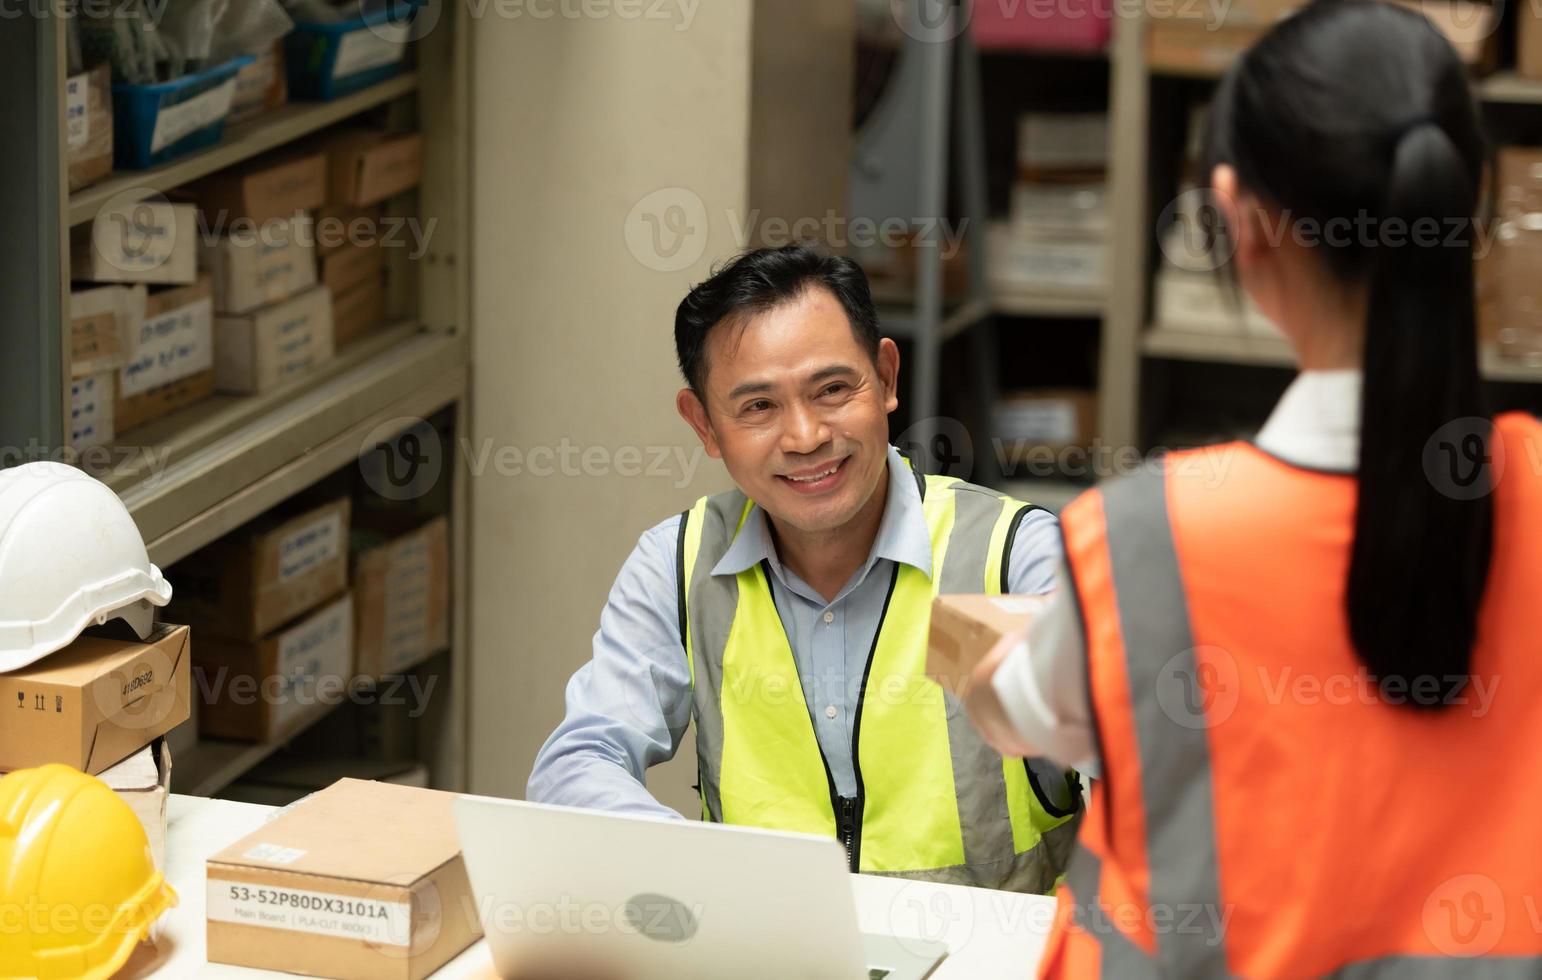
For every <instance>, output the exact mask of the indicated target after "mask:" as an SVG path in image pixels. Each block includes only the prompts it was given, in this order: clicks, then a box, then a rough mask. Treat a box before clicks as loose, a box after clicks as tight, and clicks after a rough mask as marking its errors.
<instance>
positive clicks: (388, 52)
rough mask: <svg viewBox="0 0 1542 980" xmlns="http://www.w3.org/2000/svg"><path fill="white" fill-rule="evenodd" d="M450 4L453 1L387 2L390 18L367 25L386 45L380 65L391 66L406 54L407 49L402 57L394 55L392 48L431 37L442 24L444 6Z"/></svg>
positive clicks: (383, 47)
mask: <svg viewBox="0 0 1542 980" xmlns="http://www.w3.org/2000/svg"><path fill="white" fill-rule="evenodd" d="M449 2H450V0H386V2H385V6H384V8H383V9H384V10H385V14H386V16H385V17H383V18H371V19H370V21H369V23H368V25H367V26H368V28H369V31H370V33H371V34H373V35H375V37H377V38H379V39H380V40H381V42H383V43H382V45H381V49H380V51H379V52H378V53H376V55H375V56H376V57H377V58H378V59H380V63H382V64H387V63H389V62H390V61H391V60H395V59H399V58H401V57H403V56H404V55H405V54H406V51H405V49H403V50H402V51H401V52H400V53H395V52H393V51H392V47H391V46H393V45H396V46H400V45H406V44H410V43H411V42H413V41H417V40H420V39H422V38H424V37H427V36H428V34H429V32H430V31H432V30H433V29H434V28H435V27H436V26H437V25H438V24H439V18H440V16H441V15H443V13H444V6H445V4H446V3H449Z"/></svg>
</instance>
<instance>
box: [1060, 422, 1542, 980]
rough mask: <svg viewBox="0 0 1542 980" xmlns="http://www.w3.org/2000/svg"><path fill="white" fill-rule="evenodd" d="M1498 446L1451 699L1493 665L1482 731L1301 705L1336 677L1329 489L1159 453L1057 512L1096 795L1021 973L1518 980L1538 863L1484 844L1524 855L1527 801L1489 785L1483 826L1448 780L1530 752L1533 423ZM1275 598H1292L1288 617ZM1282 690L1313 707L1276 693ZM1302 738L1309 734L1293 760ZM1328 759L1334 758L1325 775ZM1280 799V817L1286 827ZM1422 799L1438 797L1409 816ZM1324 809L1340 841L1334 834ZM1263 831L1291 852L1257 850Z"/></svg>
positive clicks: (1434, 718)
mask: <svg viewBox="0 0 1542 980" xmlns="http://www.w3.org/2000/svg"><path fill="white" fill-rule="evenodd" d="M1498 428H1499V430H1500V433H1501V435H1502V437H1503V440H1504V445H1503V446H1502V447H1500V448H1501V449H1502V453H1501V454H1500V455H1501V456H1502V457H1505V458H1508V460H1509V461H1510V463H1509V467H1510V468H1509V469H1508V470H1507V471H1506V476H1505V477H1504V479H1503V480H1501V482H1500V483H1499V485H1498V486H1497V487H1496V490H1495V508H1496V521H1497V524H1498V526H1499V527H1501V528H1503V529H1504V530H1503V532H1502V537H1499V538H1496V547H1495V553H1494V554H1495V556H1494V565H1493V569H1492V572H1491V577H1490V593H1489V595H1488V597H1487V598H1486V599H1485V609H1484V613H1483V617H1484V618H1483V620H1482V622H1481V623H1480V630H1479V637H1480V644H1479V646H1478V648H1477V649H1476V650H1475V651H1474V654H1473V657H1474V665H1475V666H1474V668H1473V669H1474V672H1475V674H1474V682H1476V681H1478V680H1481V679H1482V678H1483V676H1484V674H1488V673H1491V674H1492V676H1493V677H1494V678H1496V679H1497V678H1498V676H1499V673H1500V670H1501V668H1505V669H1504V670H1503V680H1504V682H1505V684H1506V685H1513V686H1511V687H1509V688H1508V689H1507V690H1508V691H1509V693H1510V695H1511V700H1508V701H1507V700H1505V699H1504V697H1503V694H1504V693H1505V692H1502V691H1498V690H1497V688H1495V689H1492V690H1493V691H1494V692H1495V693H1497V694H1498V696H1497V697H1496V698H1495V699H1494V700H1493V701H1492V702H1491V703H1489V704H1487V705H1485V706H1484V707H1483V708H1482V709H1481V710H1482V713H1478V712H1477V711H1476V710H1475V708H1476V706H1475V705H1474V706H1473V707H1470V708H1468V709H1465V710H1464V709H1463V708H1461V707H1454V706H1453V707H1447V708H1446V709H1444V710H1443V711H1440V712H1415V711H1412V710H1411V709H1409V708H1407V707H1401V706H1394V705H1388V704H1383V703H1380V702H1379V701H1378V700H1377V699H1375V698H1372V699H1371V700H1370V701H1369V702H1361V701H1359V700H1357V699H1346V700H1340V701H1334V700H1329V698H1330V697H1331V695H1328V694H1321V693H1320V692H1323V691H1331V690H1332V688H1329V687H1327V684H1326V679H1327V678H1328V677H1334V678H1337V677H1338V676H1339V675H1338V673H1326V674H1325V673H1324V672H1330V671H1331V672H1346V671H1350V670H1353V669H1357V668H1358V660H1357V658H1355V657H1354V656H1353V651H1352V647H1350V645H1349V641H1348V638H1347V629H1346V628H1345V627H1344V626H1343V623H1342V618H1343V612H1342V609H1341V608H1339V606H1338V605H1337V603H1336V597H1338V596H1341V595H1342V591H1341V590H1342V578H1343V577H1344V574H1345V569H1346V568H1347V565H1346V563H1345V561H1346V557H1347V549H1348V546H1349V542H1350V541H1351V540H1352V534H1353V531H1352V528H1353V523H1352V522H1353V512H1354V506H1355V488H1354V485H1353V481H1352V479H1350V478H1346V477H1343V476H1332V475H1325V474H1317V473H1310V472H1307V471H1303V470H1299V469H1295V468H1292V467H1289V466H1288V465H1287V464H1284V463H1281V462H1279V461H1276V460H1273V459H1271V458H1269V457H1267V456H1265V455H1264V454H1263V453H1261V452H1260V451H1259V450H1256V449H1254V448H1251V447H1247V446H1240V445H1239V446H1231V447H1214V448H1213V449H1212V450H1208V451H1207V452H1213V453H1216V454H1218V455H1217V458H1219V454H1227V453H1229V454H1231V455H1230V458H1229V459H1228V460H1227V461H1226V465H1227V466H1228V467H1229V468H1228V469H1227V471H1226V479H1225V480H1224V481H1221V480H1213V481H1211V480H1207V479H1205V478H1201V477H1198V476H1196V475H1195V474H1194V473H1192V472H1187V471H1185V469H1184V467H1185V466H1186V465H1189V464H1192V463H1194V462H1195V460H1196V456H1195V455H1194V454H1175V455H1174V456H1172V457H1169V464H1168V466H1167V467H1165V469H1166V472H1165V473H1154V472H1146V473H1142V474H1139V475H1137V476H1134V477H1131V478H1125V479H1121V480H1117V481H1113V482H1111V483H1108V484H1105V485H1104V486H1103V487H1101V488H1100V489H1099V490H1098V491H1095V492H1092V493H1088V494H1086V495H1084V496H1083V497H1082V498H1081V499H1079V500H1077V501H1076V502H1075V503H1074V504H1072V505H1071V506H1070V507H1068V508H1067V509H1066V511H1065V512H1064V513H1063V515H1062V528H1063V531H1064V534H1065V539H1066V551H1067V559H1068V563H1069V566H1070V568H1071V571H1072V575H1073V578H1074V580H1075V592H1076V594H1077V597H1078V600H1079V602H1080V605H1081V609H1082V612H1083V617H1084V625H1085V635H1086V637H1087V648H1088V657H1089V660H1088V678H1089V684H1088V689H1089V695H1090V696H1091V698H1092V701H1093V717H1094V718H1095V720H1096V730H1097V734H1098V737H1099V740H1100V747H1099V755H1100V756H1101V758H1102V761H1103V774H1104V779H1103V780H1102V781H1101V782H1100V783H1099V784H1098V785H1097V787H1096V788H1095V790H1094V795H1093V801H1092V805H1091V807H1090V808H1089V811H1088V816H1087V818H1086V821H1085V822H1084V826H1083V832H1082V840H1081V841H1080V842H1079V843H1078V845H1077V847H1076V849H1075V852H1074V854H1073V856H1072V859H1071V864H1070V868H1069V869H1068V871H1067V873H1066V879H1065V886H1064V887H1063V888H1062V889H1061V891H1060V914H1059V915H1058V916H1057V920H1056V928H1055V933H1054V935H1053V936H1052V938H1051V941H1050V943H1049V946H1048V948H1047V951H1046V955H1045V959H1044V961H1043V963H1042V965H1041V971H1040V975H1041V976H1044V977H1061V976H1067V977H1082V976H1090V975H1098V976H1102V977H1107V978H1116V977H1117V978H1127V977H1132V978H1142V977H1183V978H1189V977H1195V978H1222V977H1230V976H1232V975H1234V971H1235V973H1236V974H1239V975H1248V976H1274V975H1290V976H1308V975H1327V976H1341V977H1346V978H1356V980H1358V978H1379V977H1428V978H1445V977H1468V976H1472V977H1494V978H1511V977H1515V978H1520V977H1542V955H1538V954H1542V935H1539V934H1538V932H1537V931H1536V929H1535V928H1534V927H1532V928H1527V925H1528V923H1527V922H1526V921H1523V920H1526V919H1527V918H1528V916H1529V917H1530V923H1535V922H1536V921H1537V919H1536V918H1535V913H1534V912H1532V911H1531V906H1530V905H1528V904H1527V903H1528V902H1535V901H1536V899H1535V898H1531V897H1530V896H1534V895H1537V894H1542V893H1539V892H1537V891H1536V889H1538V888H1542V874H1539V873H1538V870H1539V866H1542V861H1538V860H1537V859H1534V858H1533V857H1532V856H1531V855H1530V853H1524V854H1523V852H1530V851H1531V849H1530V848H1516V847H1515V846H1514V845H1513V843H1512V844H1511V845H1509V846H1506V845H1505V843H1504V842H1505V841H1512V842H1513V841H1518V840H1520V839H1522V838H1525V839H1529V834H1530V815H1531V813H1533V812H1534V809H1535V807H1534V806H1531V805H1529V801H1534V800H1536V799H1537V796H1538V794H1537V793H1534V792H1531V791H1530V790H1529V788H1528V787H1522V786H1521V785H1520V784H1517V785H1516V786H1514V787H1507V789H1506V794H1507V795H1505V796H1504V797H1503V800H1504V804H1505V806H1504V809H1503V810H1502V811H1497V812H1496V813H1495V814H1494V815H1493V817H1494V821H1495V825H1494V826H1493V827H1491V828H1488V829H1483V828H1482V820H1483V817H1484V812H1483V810H1482V806H1483V801H1482V800H1479V799H1474V800H1472V801H1471V803H1470V804H1469V803H1467V802H1466V797H1467V796H1468V795H1470V794H1471V793H1474V792H1478V793H1481V792H1482V790H1480V789H1477V788H1476V787H1463V786H1461V785H1460V784H1461V782H1462V780H1461V777H1460V774H1461V773H1462V772H1463V771H1467V770H1469V769H1471V768H1472V765H1473V761H1472V760H1473V759H1476V758H1485V759H1486V758H1489V757H1492V756H1494V755H1496V753H1504V752H1505V751H1506V750H1505V746H1506V745H1508V744H1510V743H1512V742H1519V743H1524V744H1539V743H1542V721H1538V720H1535V719H1536V713H1535V711H1534V709H1532V708H1531V706H1530V703H1529V700H1530V699H1529V698H1527V697H1525V696H1522V695H1524V694H1525V692H1529V691H1530V690H1533V689H1535V688H1537V687H1539V686H1542V666H1533V665H1534V664H1535V663H1536V658H1535V657H1534V656H1533V651H1534V649H1535V639H1534V637H1535V636H1536V635H1538V634H1539V633H1542V629H1539V627H1542V614H1539V613H1537V612H1534V611H1533V610H1534V609H1535V606H1536V603H1535V601H1534V595H1535V593H1536V590H1537V587H1538V585H1539V584H1542V560H1539V559H1537V558H1536V557H1534V556H1535V554H1536V549H1535V545H1534V544H1532V543H1531V542H1534V541H1536V540H1537V539H1538V538H1542V516H1535V515H1538V514H1539V511H1542V474H1539V473H1538V472H1537V470H1536V469H1535V468H1534V467H1529V466H1527V465H1525V464H1524V463H1520V462H1517V461H1520V460H1525V461H1526V462H1527V463H1532V462H1534V461H1535V460H1538V459H1542V426H1539V425H1538V424H1537V423H1536V422H1535V421H1533V420H1530V419H1523V418H1519V417H1515V416H1509V417H1504V418H1502V419H1501V420H1500V422H1499V426H1498ZM1214 475H1215V471H1214V470H1212V471H1211V473H1210V476H1211V477H1213V476H1214ZM1260 501H1263V502H1265V503H1264V504H1263V505H1260V504H1259V503H1258V502H1260ZM1262 507H1267V508H1271V509H1273V510H1274V511H1275V512H1278V513H1281V514H1285V515H1289V520H1294V521H1299V522H1301V525H1300V526H1299V527H1298V526H1295V525H1291V524H1268V523H1267V522H1265V524H1266V525H1267V529H1266V530H1249V531H1239V530H1238V529H1239V528H1251V527H1255V526H1256V527H1264V526H1265V524H1256V522H1257V521H1259V519H1260V517H1261V515H1264V514H1267V513H1268V511H1267V510H1263V509H1262ZM1250 522H1255V524H1250ZM1308 527H1309V529H1310V530H1309V533H1308V531H1307V528H1308ZM1227 529H1230V531H1229V532H1228V530H1227ZM1260 556H1266V557H1265V558H1264V562H1265V563H1263V564H1260V563H1259V561H1260ZM1314 562H1315V563H1316V564H1314ZM1201 588H1202V589H1203V592H1202V594H1200V593H1198V592H1194V591H1192V590H1197V589H1201ZM1228 590H1229V591H1228ZM1295 591H1303V592H1304V594H1305V595H1306V596H1308V597H1309V599H1308V600H1303V601H1301V602H1300V603H1299V605H1298V604H1295V603H1293V601H1292V600H1294V599H1295V596H1294V595H1293V592H1295ZM1260 610H1263V612H1262V613H1261V612H1260ZM1274 610H1279V611H1278V612H1275V611H1274ZM1297 631H1298V632H1297ZM1339 634H1345V635H1343V636H1340V635H1339ZM1283 637H1288V639H1283ZM1311 638H1317V639H1316V641H1315V642H1313V640H1312V639H1311ZM1479 665H1484V667H1483V670H1482V671H1481V672H1480V668H1479ZM1291 671H1294V673H1293V674H1292V673H1291ZM1345 676H1346V677H1347V676H1348V675H1347V673H1346V674H1345ZM1282 677H1283V678H1285V680H1281V678H1282ZM1298 678H1299V679H1303V680H1307V681H1315V683H1316V685H1317V686H1314V687H1310V688H1306V689H1304V690H1305V693H1304V694H1296V693H1290V694H1287V693H1286V691H1287V688H1286V682H1287V681H1288V680H1293V679H1298ZM1292 690H1293V691H1294V690H1301V689H1292ZM1314 692H1317V693H1314ZM1496 726H1497V727H1496ZM1317 732H1327V733H1328V734H1325V735H1322V736H1320V737H1319V738H1320V741H1319V742H1316V743H1313V744H1311V745H1309V746H1306V745H1303V744H1302V743H1303V742H1311V740H1312V737H1313V736H1314V735H1315V734H1316V733H1317ZM1496 733H1497V734H1496ZM1335 739H1337V740H1341V741H1342V744H1343V745H1344V748H1345V751H1346V753H1347V754H1346V755H1345V756H1344V757H1343V758H1342V759H1340V758H1333V759H1331V760H1330V759H1329V758H1328V756H1331V754H1332V752H1333V748H1334V746H1337V745H1339V744H1340V741H1336V740H1335ZM1325 746H1326V748H1325ZM1409 746H1414V747H1413V748H1410V747H1409ZM1357 751H1363V752H1366V753H1368V755H1367V757H1366V758H1364V759H1361V758H1360V757H1359V756H1358V755H1356V752H1357ZM1512 751H1513V749H1512ZM1527 758H1529V757H1527ZM1344 760H1353V761H1344ZM1378 760H1379V761H1378ZM1421 763H1422V766H1423V769H1421ZM1424 769H1427V770H1428V772H1429V774H1430V776H1429V782H1425V781H1423V780H1422V779H1421V778H1420V777H1421V776H1423V775H1424V773H1423V770H1424ZM1355 770H1363V771H1362V772H1358V773H1357V772H1356V771H1355ZM1314 777H1315V778H1316V779H1317V780H1318V781H1319V784H1318V785H1315V786H1313V785H1310V784H1309V783H1308V782H1307V781H1308V780H1311V779H1312V778H1314ZM1518 778H1523V777H1519V776H1518ZM1431 784H1433V785H1434V786H1436V787H1437V789H1436V790H1433V791H1432V790H1431V789H1430V785H1431ZM1298 785H1299V786H1300V794H1299V795H1300V797H1301V799H1302V805H1301V810H1300V812H1299V813H1294V812H1289V810H1288V806H1289V799H1290V798H1291V797H1292V796H1293V795H1294V792H1293V791H1294V788H1295V787H1296V786H1298ZM1532 785H1534V784H1532ZM1446 786H1449V787H1450V792H1451V793H1453V794H1456V796H1455V797H1441V798H1439V799H1438V800H1437V799H1435V798H1433V797H1432V796H1431V793H1432V792H1436V793H1438V792H1440V791H1441V790H1440V788H1441V787H1446ZM1528 793H1529V796H1528ZM1346 796H1348V797H1352V798H1353V800H1354V801H1355V802H1356V803H1357V804H1358V803H1360V802H1362V801H1364V800H1367V799H1369V800H1382V801H1385V804H1386V807H1387V809H1386V811H1385V816H1384V817H1380V816H1377V814H1376V811H1375V808H1374V807H1361V806H1357V807H1356V808H1354V809H1353V810H1347V811H1346V810H1345V809H1344V808H1345V804H1346V803H1347V802H1349V801H1348V799H1346V798H1345V797H1346ZM1282 801H1283V805H1285V806H1286V807H1287V810H1286V811H1283V812H1282V811H1280V805H1282ZM1435 803H1439V804H1441V805H1440V806H1439V807H1438V808H1437V807H1436V806H1434V805H1433V804H1435ZM1448 803H1449V805H1446V804H1448ZM1403 809H1406V810H1407V811H1408V812H1398V811H1399V810H1403ZM1341 811H1342V812H1343V813H1344V814H1346V815H1347V814H1353V817H1352V819H1353V821H1354V822H1353V823H1344V822H1342V821H1339V822H1336V821H1335V816H1336V814H1340V813H1341ZM1255 814H1256V817H1255V816H1254V815H1255ZM1474 821H1477V823H1476V824H1475V823H1474ZM1282 825H1284V826H1289V827H1291V828H1292V829H1291V830H1290V832H1289V833H1290V836H1288V837H1285V838H1283V839H1280V840H1279V841H1278V845H1277V847H1272V846H1270V839H1271V838H1274V837H1279V836H1280V835H1279V833H1278V831H1279V829H1280V827H1281V826H1282ZM1378 831H1379V832H1380V833H1383V834H1391V835H1394V836H1393V837H1392V840H1393V841H1395V842H1396V843H1394V844H1393V845H1392V846H1390V847H1389V846H1388V845H1387V844H1386V842H1385V839H1384V838H1383V837H1382V836H1378ZM1474 834H1477V835H1479V836H1477V837H1474V836H1473V835H1474ZM1406 841H1413V842H1416V846H1414V847H1411V848H1409V847H1407V845H1406V844H1405V842H1406ZM1293 860H1298V861H1302V862H1306V864H1305V865H1300V864H1298V865H1296V866H1294V867H1293V866H1292V861H1293ZM1496 879H1498V882H1504V884H1503V885H1501V884H1499V883H1498V882H1496ZM1474 882H1476V884H1474ZM1297 885H1299V886H1300V887H1299V888H1298V887H1297ZM1357 886H1359V887H1360V888H1362V889H1363V890H1357ZM1528 887H1529V888H1530V889H1531V891H1529V892H1528V891H1527V890H1526V889H1527V888H1528ZM1485 888H1487V889H1490V890H1491V892H1492V894H1488V893H1485V892H1484V889H1485ZM1447 892H1449V894H1447ZM1469 899H1474V900H1476V902H1477V905H1476V911H1474V910H1473V909H1467V908H1464V907H1463V905H1462V903H1463V902H1464V901H1467V900H1469ZM1341 903H1342V907H1340V904H1341ZM1459 914H1460V915H1464V916H1467V919H1465V920H1461V921H1457V920H1456V919H1453V917H1459ZM1507 918H1508V921H1507ZM1339 923H1343V924H1344V925H1343V928H1341V929H1338V931H1336V932H1334V928H1335V926H1337V925H1338V924H1339ZM1486 924H1487V925H1486ZM1485 927H1487V928H1489V929H1490V931H1489V933H1488V934H1487V937H1486V938H1483V937H1481V936H1480V932H1481V930H1482V929H1483V928H1485ZM1328 932H1333V935H1326V934H1325V933H1328ZM1469 932H1470V933H1471V935H1472V937H1478V938H1470V937H1469V935H1468V933H1469ZM1244 939H1245V940H1246V942H1244ZM1479 940H1481V941H1479ZM1468 952H1470V955H1462V954H1464V953H1468ZM1501 953H1503V954H1506V955H1499V954H1501ZM1381 954H1385V955H1381Z"/></svg>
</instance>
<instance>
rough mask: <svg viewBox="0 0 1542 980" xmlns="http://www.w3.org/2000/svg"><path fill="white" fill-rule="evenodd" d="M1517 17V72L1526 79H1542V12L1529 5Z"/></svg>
mask: <svg viewBox="0 0 1542 980" xmlns="http://www.w3.org/2000/svg"><path fill="white" fill-rule="evenodd" d="M1516 17H1517V18H1518V23H1517V25H1516V29H1515V70H1516V71H1517V72H1518V73H1519V74H1520V75H1521V76H1522V77H1524V78H1542V10H1538V9H1536V8H1535V7H1532V6H1531V5H1530V4H1527V5H1526V6H1523V7H1522V8H1521V9H1520V10H1519V11H1518V12H1517V13H1516Z"/></svg>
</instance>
